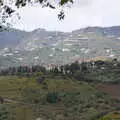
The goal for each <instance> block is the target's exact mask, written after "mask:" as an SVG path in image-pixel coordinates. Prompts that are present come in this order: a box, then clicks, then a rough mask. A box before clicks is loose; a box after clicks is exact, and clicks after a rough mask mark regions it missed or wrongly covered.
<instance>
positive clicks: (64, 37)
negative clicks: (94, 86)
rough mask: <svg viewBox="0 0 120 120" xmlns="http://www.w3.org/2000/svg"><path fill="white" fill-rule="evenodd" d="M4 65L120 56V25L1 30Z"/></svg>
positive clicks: (0, 53) (0, 40)
mask: <svg viewBox="0 0 120 120" xmlns="http://www.w3.org/2000/svg"><path fill="white" fill-rule="evenodd" d="M0 47H1V51H0V62H1V63H0V64H1V66H7V67H8V66H11V65H20V64H43V63H44V64H46V65H47V64H51V63H55V64H66V63H69V62H73V61H75V60H79V61H81V60H83V59H84V60H89V59H92V58H100V59H101V58H102V59H103V58H114V57H117V58H118V59H119V58H120V27H119V26H115V27H106V28H102V27H87V28H83V29H79V30H75V31H72V32H69V33H64V32H59V31H46V30H44V29H36V30H34V31H31V32H25V31H20V30H15V29H12V30H10V31H9V32H8V31H3V32H1V33H0Z"/></svg>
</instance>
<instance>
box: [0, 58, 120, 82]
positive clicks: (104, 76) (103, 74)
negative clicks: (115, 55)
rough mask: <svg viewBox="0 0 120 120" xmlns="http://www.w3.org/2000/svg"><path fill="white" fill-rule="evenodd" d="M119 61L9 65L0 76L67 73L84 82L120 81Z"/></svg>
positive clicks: (0, 72)
mask: <svg viewBox="0 0 120 120" xmlns="http://www.w3.org/2000/svg"><path fill="white" fill-rule="evenodd" d="M119 73H120V61H118V60H117V59H113V60H112V61H102V60H97V61H89V62H82V63H79V62H77V61H76V62H74V63H71V64H66V65H62V66H55V65H54V66H51V68H49V69H47V68H45V67H43V66H40V65H35V66H31V67H29V66H19V67H9V68H7V69H2V70H1V71H0V75H1V76H8V75H15V76H16V75H17V76H26V77H28V76H41V75H42V76H47V75H53V76H57V75H67V76H69V77H74V78H75V79H77V80H80V81H86V82H111V83H120V74H119Z"/></svg>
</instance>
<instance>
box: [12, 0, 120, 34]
mask: <svg viewBox="0 0 120 120" xmlns="http://www.w3.org/2000/svg"><path fill="white" fill-rule="evenodd" d="M19 13H20V16H21V19H20V20H16V19H15V18H14V19H12V24H13V26H14V27H16V28H19V29H23V30H27V31H30V30H34V29H37V28H45V29H46V30H59V31H65V32H69V31H72V30H76V29H80V28H82V27H87V26H115V25H120V0H76V2H75V4H74V6H73V7H72V8H70V9H66V17H65V19H64V20H63V21H59V20H58V18H57V14H58V11H57V10H51V9H49V8H41V7H40V6H35V7H26V8H23V9H20V10H19Z"/></svg>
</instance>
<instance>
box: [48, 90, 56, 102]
mask: <svg viewBox="0 0 120 120" xmlns="http://www.w3.org/2000/svg"><path fill="white" fill-rule="evenodd" d="M46 100H47V102H48V103H56V102H57V100H58V93H57V92H52V93H48V94H47V98H46Z"/></svg>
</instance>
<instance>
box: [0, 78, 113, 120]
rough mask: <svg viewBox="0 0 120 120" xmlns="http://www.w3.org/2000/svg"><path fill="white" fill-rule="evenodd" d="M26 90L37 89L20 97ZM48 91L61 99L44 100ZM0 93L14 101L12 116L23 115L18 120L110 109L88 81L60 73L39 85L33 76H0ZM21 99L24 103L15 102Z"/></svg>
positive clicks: (67, 117) (86, 115) (65, 119)
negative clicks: (35, 101)
mask: <svg viewBox="0 0 120 120" xmlns="http://www.w3.org/2000/svg"><path fill="white" fill-rule="evenodd" d="M26 90H34V91H37V92H35V93H33V92H32V93H31V92H29V93H28V94H27V95H26V96H24V97H23V95H22V94H23V93H24V92H25V93H26ZM52 92H57V93H58V94H59V96H61V97H60V98H61V99H62V101H61V102H56V103H54V104H51V103H48V102H46V99H45V98H46V94H47V93H52ZM21 93H22V94H21ZM0 96H3V97H7V98H10V99H14V100H16V101H18V102H17V103H11V104H10V105H12V106H14V107H13V108H14V109H12V110H13V111H14V114H16V116H17V118H16V120H19V119H20V118H21V117H23V118H21V119H22V120H29V119H30V118H29V116H30V115H32V114H34V115H35V116H38V117H39V116H41V117H42V118H45V120H46V119H49V118H51V119H52V120H74V119H76V120H80V119H82V120H90V119H92V117H94V116H96V115H97V114H99V113H100V112H102V111H106V110H107V109H111V102H109V98H107V97H105V96H104V95H103V94H102V93H99V92H98V91H97V90H96V89H95V88H94V87H92V86H91V85H89V84H87V83H84V82H79V81H75V80H72V79H69V78H67V79H63V78H61V77H58V78H57V77H56V78H53V79H52V78H47V79H46V80H45V81H44V82H43V83H42V84H40V85H38V84H37V83H36V81H35V78H29V79H28V78H19V77H11V76H8V77H0ZM104 97H105V98H104ZM33 99H37V100H40V101H39V103H37V104H34V103H33V102H32V101H31V100H33ZM21 100H25V102H26V103H27V104H26V105H21V104H20V103H19V101H21ZM41 101H42V103H41ZM44 101H45V102H44ZM106 101H108V102H106ZM28 104H29V105H30V106H29V105H28ZM32 104H33V105H32ZM7 105H8V106H9V104H7ZM28 107H30V109H28ZM15 111H16V112H15ZM32 117H33V116H32ZM32 117H31V119H32Z"/></svg>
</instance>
